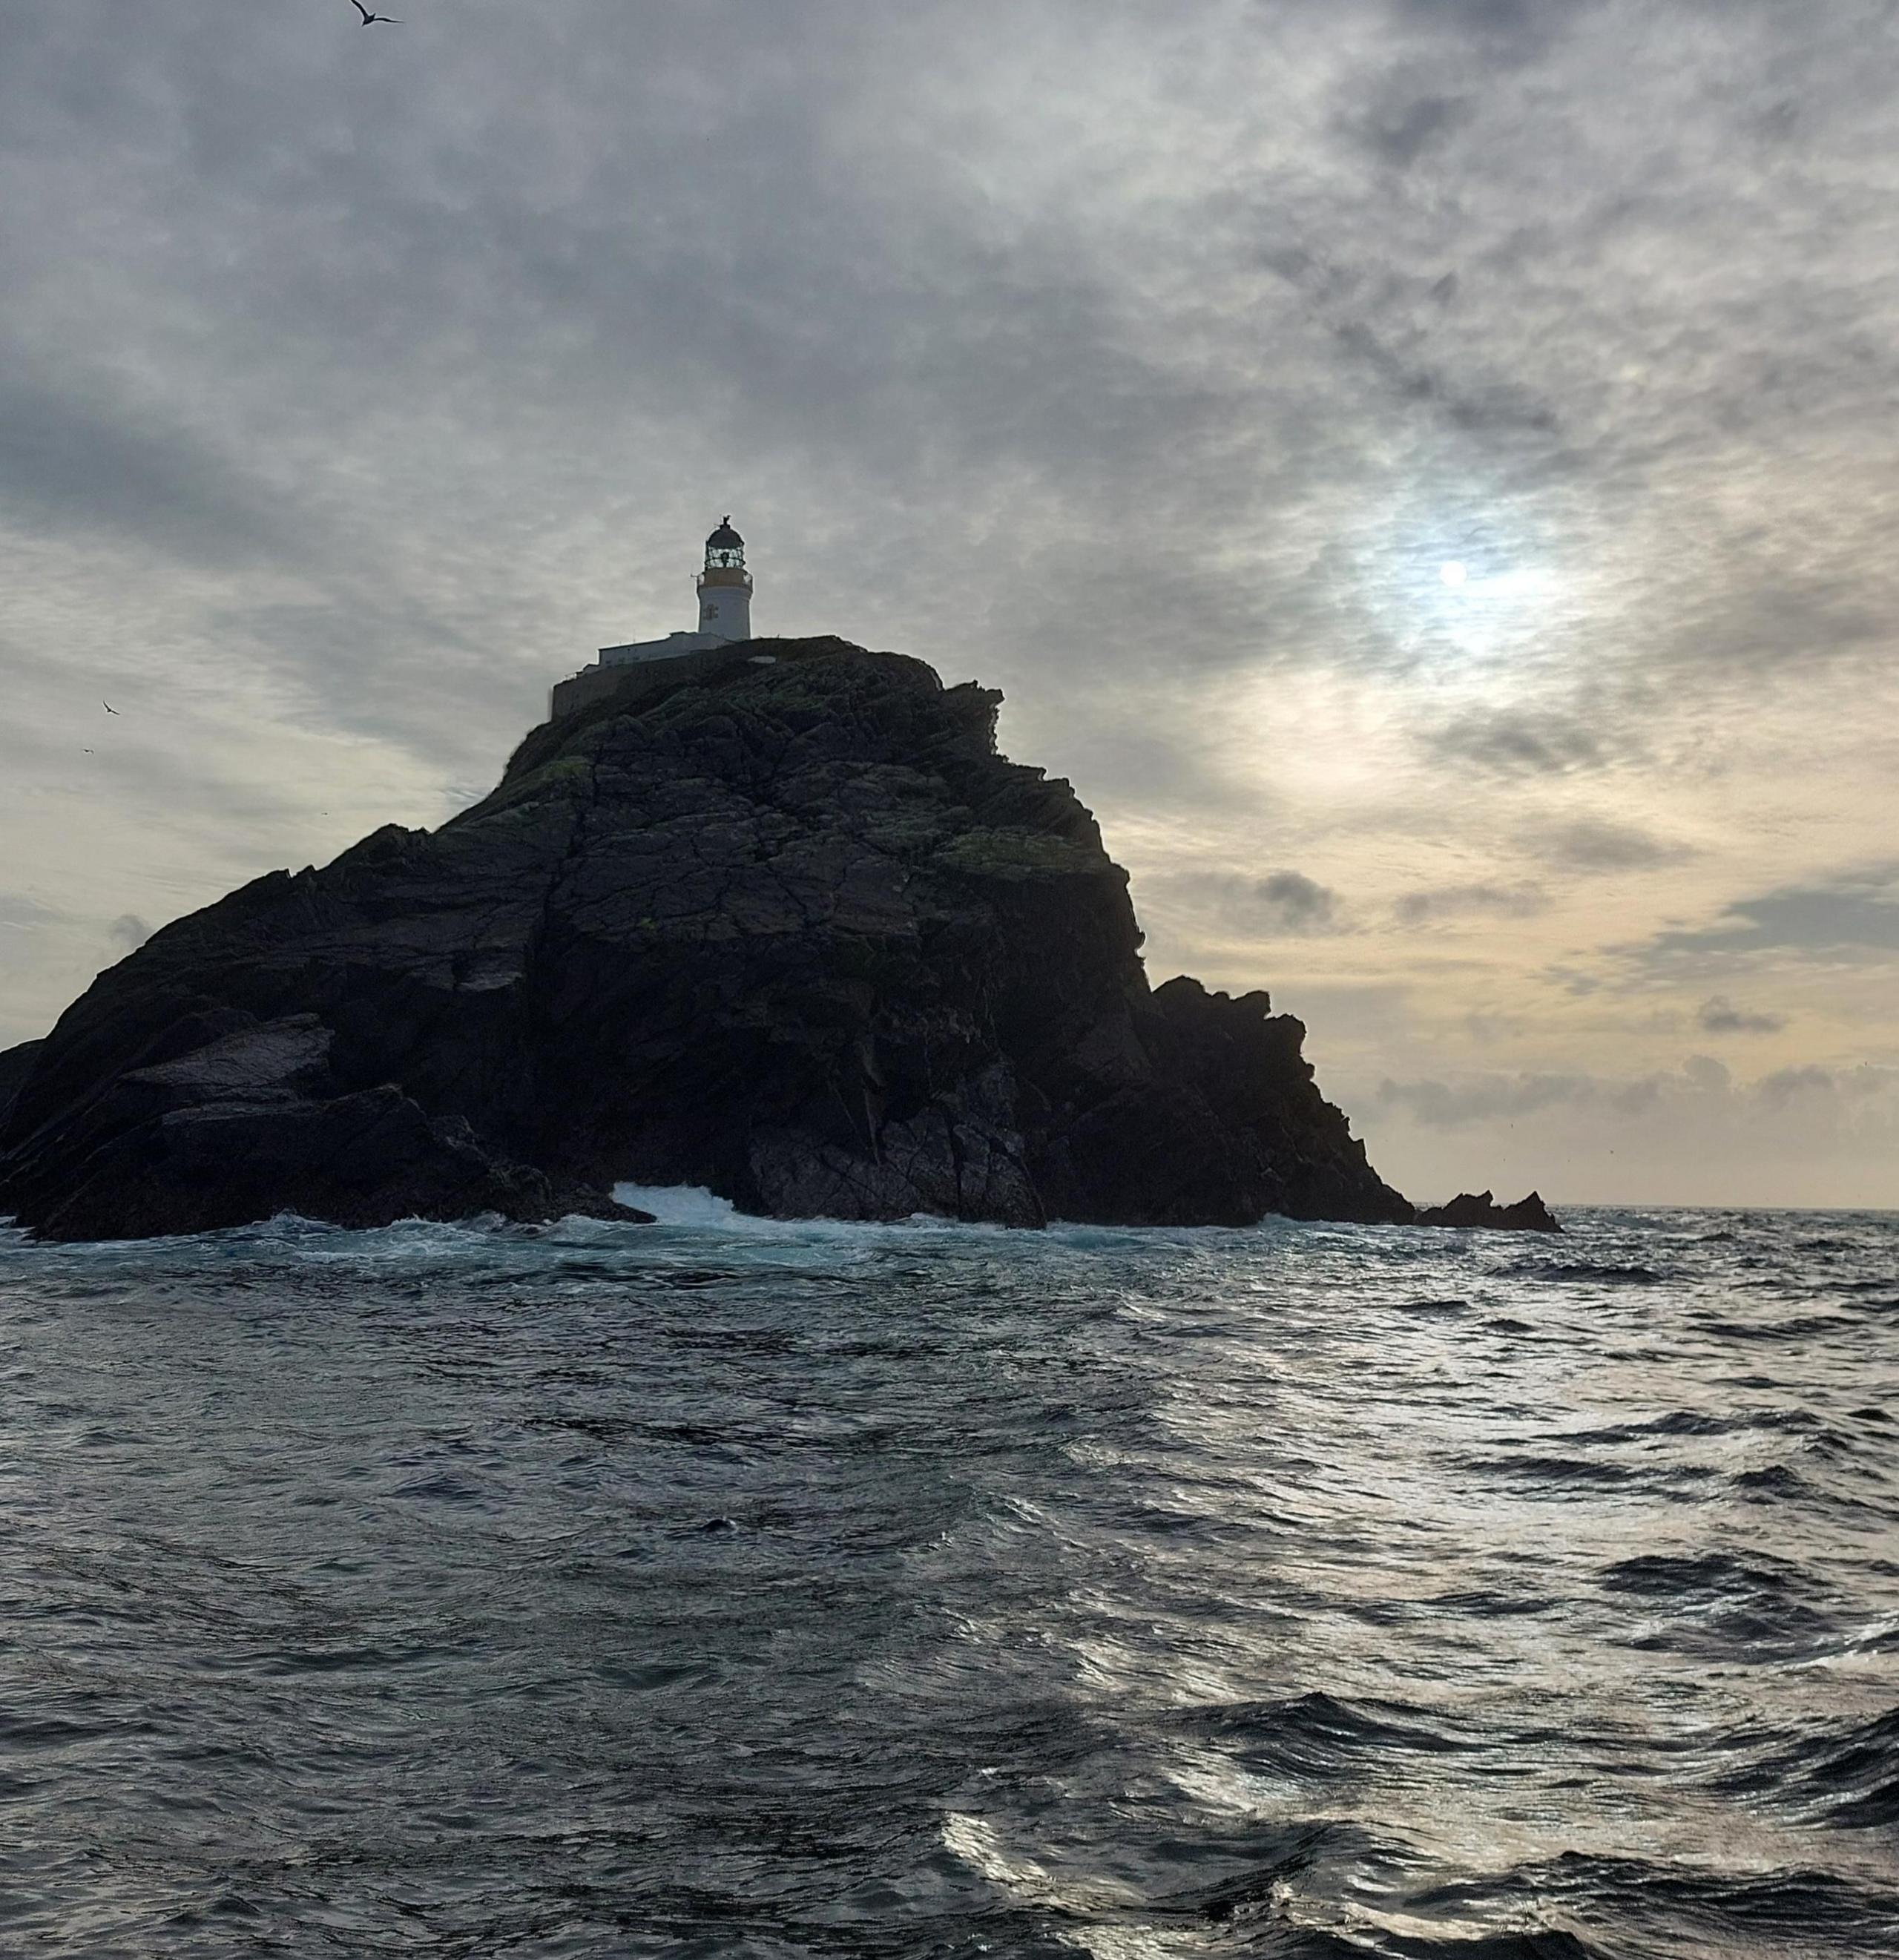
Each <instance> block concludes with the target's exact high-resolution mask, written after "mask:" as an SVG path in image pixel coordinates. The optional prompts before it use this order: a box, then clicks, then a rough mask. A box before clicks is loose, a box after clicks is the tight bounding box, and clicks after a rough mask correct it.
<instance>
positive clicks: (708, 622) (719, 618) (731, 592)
mask: <svg viewBox="0 0 1899 1960" xmlns="http://www.w3.org/2000/svg"><path fill="white" fill-rule="evenodd" d="M699 633H700V636H701V638H704V639H707V640H715V641H725V642H727V643H728V644H729V643H730V641H733V640H749V639H750V638H751V637H752V574H750V573H749V571H746V568H745V540H744V539H743V538H742V537H740V536H739V534H738V533H737V532H736V531H735V530H733V528H732V520H731V519H730V517H726V518H724V519H722V520H720V524H719V528H718V529H717V530H716V531H714V533H712V535H711V536H710V537H709V538H708V539H706V541H705V571H702V572H701V573H700V574H699Z"/></svg>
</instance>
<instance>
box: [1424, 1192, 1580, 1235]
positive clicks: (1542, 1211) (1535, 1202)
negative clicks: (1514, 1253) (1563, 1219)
mask: <svg viewBox="0 0 1899 1960" xmlns="http://www.w3.org/2000/svg"><path fill="white" fill-rule="evenodd" d="M1417 1222H1418V1223H1419V1224H1420V1225H1452V1226H1465V1227H1471V1226H1475V1227H1481V1228H1483V1229H1484V1230H1488V1231H1492V1232H1560V1231H1561V1230H1562V1229H1563V1228H1562V1227H1561V1226H1560V1225H1559V1224H1558V1223H1557V1222H1556V1220H1555V1219H1554V1217H1551V1213H1550V1208H1549V1207H1548V1205H1547V1204H1544V1202H1543V1200H1542V1198H1541V1197H1540V1196H1539V1195H1538V1193H1536V1192H1534V1191H1533V1192H1531V1193H1530V1195H1529V1196H1528V1198H1519V1200H1518V1201H1517V1202H1516V1204H1498V1203H1497V1200H1496V1199H1495V1198H1493V1197H1492V1196H1491V1195H1490V1193H1489V1192H1487V1191H1479V1192H1468V1191H1465V1192H1459V1193H1458V1195H1457V1196H1456V1197H1455V1198H1452V1200H1451V1201H1450V1203H1449V1204H1433V1205H1432V1206H1430V1208H1428V1209H1427V1210H1425V1211H1420V1213H1419V1214H1417Z"/></svg>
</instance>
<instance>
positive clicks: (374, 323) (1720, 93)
mask: <svg viewBox="0 0 1899 1960" xmlns="http://www.w3.org/2000/svg"><path fill="white" fill-rule="evenodd" d="M1895 97H1899V4H1894V0H1827V4H1825V5H1824V6H1816V7H1792V6H1789V5H1783V4H1778V0H1775V3H1774V4H1768V0H1646V4H1642V5H1635V4H1617V0H1601V4H1596V0H1166V4H1164V5H1163V4H1159V0H1139V4H1134V0H902V4H900V5H877V4H873V0H670V4H660V0H542V4H539V5H533V6H528V5H522V4H520V0H406V4H404V6H403V19H402V24H401V25H399V26H378V27H374V28H371V29H368V30H364V29H363V28H362V27H361V25H360V24H358V18H357V15H356V13H355V11H354V9H353V8H351V5H349V4H348V0H334V4H332V0H242V4H240V0H58V4H57V5H47V6H39V7H32V8H28V7H13V8H4V9H0V1044H5V1043H8V1042H14V1041H18V1040H24V1039H30V1038H31V1037H33V1036H38V1035H40V1034H43V1033H45V1032H46V1029H48V1028H49V1026H50V1025H51V1024H52V1022H53V1020H55V1019H56V1017H57V1016H58V1015H59V1013H60V1012H61V1010H62V1009H63V1008H64V1007H65V1006H66V1004H68V1002H69V1001H71V1000H72V999H73V998H75V996H76V995H77V994H78V993H79V992H80V991H81V990H82V989H83V988H84V987H85V986H86V985H87V984H88V983H89V982H90V981H91V978H92V976H93V975H94V973H95V972H97V971H98V970H99V969H100V968H101V967H102V966H107V965H109V964H110V963H112V962H113V960H115V959H119V958H120V957H122V956H123V955H124V954H125V953H126V951H128V950H129V949H130V948H131V947H134V946H135V945H136V944H137V943H139V941H140V940H141V939H142V937H144V936H145V934H147V933H148V932H149V931H151V929H153V928H155V927H156V926H157V925H159V924H162V923H164V921H167V920H168V919H170V918H175V917H177V916H178V915H180V914H181V913H183V912H187V911H189V910H192V909H193V908H196V907H197V906H199V905H203V904H205V903H208V902H210V901H211V900H212V899H215V898H216V897H218V896H220V895H221V893H224V892H225V891H226V890H227V889H230V888H231V886H234V885H235V884H237V883H240V882H242V881H243V880H247V879H249V878H250V877H255V876H256V875H258V874H259V873H262V872H263V871H266V870H270V869H272V868H275V867H278V866H288V867H291V868H295V867H299V866H301V865H304V864H311V863H316V864H321V863H323V862H325V861H327V860H328V859H329V858H332V857H333V856H334V855H335V854H336V853H337V852H338V851H340V850H342V848H345V846H346V845H348V844H349V843H351V842H353V841H354V840H355V838H358V837H359V836H361V835H363V834H364V832H367V831H369V830H371V829H374V828H375V827H376V826H378V825H380V824H382V823H388V822H396V823H405V824H410V825H433V824H435V823H440V822H441V821H442V820H443V819H445V818H446V817H447V816H450V815H451V814H452V813H453V812H454V811H455V810H457V809H459V808H460V807H463V806H464V805H466V803H469V801H471V800H473V799H474V798H475V797H477V796H479V795H480V794H482V793H483V792H484V791H485V790H486V789H487V788H488V787H489V786H490V785H491V783H492V782H493V781H494V780H495V777H496V776H497V775H498V772H499V770H500V768H501V764H502V762H504V759H505V758H506V756H507V753H508V751H509V749H511V747H512V746H513V745H514V743H515V741H516V740H518V738H519V737H520V735H521V733H523V731H524V730H526V728H527V727H529V726H530V725H531V724H533V722H535V721H538V720H539V719H540V718H541V717H542V715H543V714H544V713H545V711H546V691H547V689H548V688H549V686H550V685H551V683H553V682H554V681H555V680H558V679H561V678H562V677H564V676H565V675H567V674H568V673H572V672H573V671H574V670H576V669H577V667H581V666H582V665H583V664H584V663H586V662H587V661H588V660H590V659H591V658H592V657H593V650H594V649H595V648H598V647H600V646H602V645H604V644H613V643H617V642H622V641H628V640H633V639H641V638H650V637H654V636H657V635H660V634H662V633H664V632H668V631H670V630H673V629H674V628H679V627H685V626H690V625H692V624H694V623H695V619H696V613H695V602H694V600H693V597H692V584H691V580H692V574H693V572H694V571H695V569H696V568H697V565H698V562H699V555H700V546H701V541H702V539H704V537H705V534H706V533H707V531H708V530H709V529H710V528H711V526H712V525H713V524H714V523H716V522H717V520H718V519H719V518H720V517H721V516H722V515H723V514H724V513H726V512H727V511H730V512H731V513H733V517H734V520H735V521H736V523H737V525H738V527H739V528H740V530H742V531H743V533H745V535H746V539H747V542H748V545H749V556H750V560H751V563H752V570H753V571H754V574H755V578H756V580H757V597H756V599H755V603H754V609H753V620H754V625H755V628H756V629H757V630H758V631H759V632H764V633H784V634H807V633H819V632H835V633H838V634H840V635H843V636H844V637H845V638H848V639H851V640H854V641H858V642H860V644H866V645H870V646H873V647H882V648H895V649H896V650H898V651H902V652H905V653H908V654H915V655H918V656H919V657H921V658H923V659H924V660H928V661H930V663H932V664H933V665H934V666H935V667H937V669H938V670H939V671H940V673H943V676H945V678H946V679H949V680H952V681H955V680H960V679H970V678H976V679H981V680H982V681H984V682H985V683H988V684H991V685H992V686H997V687H1000V688H1001V689H1003V690H1004V692H1005V694H1006V695H1007V705H1006V706H1005V707H1004V710H1003V718H1002V741H1003V746H1004V748H1005V749H1006V750H1007V752H1008V753H1010V754H1011V755H1013V756H1015V757H1016V759H1018V760H1021V761H1026V762H1033V763H1035V764H1038V765H1042V766H1044V767H1045V768H1048V771H1049V772H1050V773H1051V775H1061V776H1064V777H1066V778H1068V779H1069V780H1070V781H1072V782H1073V783H1074V784H1075V786H1076V788H1077V791H1079V793H1080V795H1081V797H1082V798H1083V800H1084V801H1085V802H1086V803H1088V804H1089V807H1091V808H1092V809H1093V810H1094V811H1095V812H1096V814H1097V815H1098V816H1099V819H1100V820H1101V823H1102V829H1103V831H1104V833H1105V837H1106V840H1107V842H1108V845H1109V849H1110V850H1111V851H1112V853H1113V854H1114V855H1115V857H1116V858H1117V859H1118V861H1120V862H1121V863H1123V864H1125V865H1127V866H1128V868H1129V870H1130V871H1131V873H1132V877H1133V889H1134V901H1135V905H1136V907H1137V910H1138V912H1139V913H1140V918H1141V921H1142V923H1143V924H1144V926H1145V928H1147V933H1148V944H1147V959H1148V965H1149V970H1150V975H1151V976H1152V978H1153V979H1154V980H1155V981H1156V982H1159V980H1161V979H1163V978H1167V977H1168V976H1169V975H1172V974H1173V973H1175V972H1181V971H1186V972H1193V973H1196V974H1198V975H1200V976H1201V978H1203V979H1204V980H1206V981H1207V982H1208V983H1209V984H1210V985H1217V986H1224V987H1228V988H1233V989H1236V990H1241V989H1245V988H1253V987H1260V986H1263V987H1265V988H1269V989H1270V990H1271V993H1272V994H1273V998H1274V1002H1275V1004H1276V1005H1277V1006H1278V1007H1282V1008H1283V1009H1286V1010H1290V1011H1291V1012H1293V1013H1296V1014H1298V1015H1299V1017H1301V1019H1302V1020H1304V1021H1305V1022H1306V1023H1307V1024H1308V1026H1309V1038H1308V1042H1307V1052H1308V1054H1309V1056H1310V1057H1311V1058H1312V1060H1313V1061H1315V1064H1317V1066H1318V1071H1319V1080H1320V1082H1321V1083H1322V1087H1324V1088H1325V1090H1326V1091H1327V1093H1328V1094H1329V1095H1331V1096H1332V1098H1333V1099H1334V1100H1335V1101H1338V1103H1341V1105H1342V1106H1344V1108H1345V1109H1347V1112H1349V1113H1350V1115H1351V1116H1352V1118H1353V1123H1354V1126H1355V1128H1356V1129H1357V1133H1358V1134H1360V1135H1362V1136H1363V1137H1364V1138H1366V1141H1367V1143H1368V1145H1369V1149H1370V1151H1371V1153H1372V1157H1373V1162H1374V1163H1376V1165H1377V1166H1378V1167H1379V1169H1381V1170H1382V1172H1383V1173H1384V1174H1385V1176H1387V1177H1388V1178H1389V1179H1392V1181H1393V1182H1395V1183H1397V1184H1398V1185H1400V1186H1401V1188H1404V1189H1405V1190H1406V1191H1407V1192H1410V1193H1411V1195H1414V1196H1417V1197H1420V1198H1435V1197H1441V1196H1444V1195H1449V1193H1450V1192H1452V1191H1454V1190H1456V1189H1458V1188H1478V1187H1481V1186H1485V1185H1488V1186H1490V1187H1493V1188H1495V1189H1496V1190H1497V1192H1499V1193H1500V1195H1504V1196H1506V1197H1516V1196H1517V1195H1520V1194H1521V1193H1522V1192H1523V1191H1524V1190H1525V1189H1527V1188H1529V1187H1531V1186H1532V1185H1535V1186H1537V1187H1538V1188H1541V1191H1542V1192H1543V1193H1544V1195H1545V1196H1546V1197H1548V1198H1551V1200H1553V1201H1557V1202H1559V1203H1561V1202H1570V1203H1585V1202H1624V1203H1639V1204H1650V1203H1652V1204H1793V1205H1827V1204H1840V1205H1864V1206H1887V1207H1890V1206H1899V984H1895V983H1899V792H1896V791H1895V784H1899V664H1896V663H1895V660H1894V648H1895V644H1896V643H1899V553H1895V551H1894V544H1893V539H1894V530H1895V517H1899V465H1896V464H1895V463H1894V449H1893V422H1894V404H1895V403H1899V119H1895V118H1894V116H1893V115H1892V113H1891V105H1892V103H1893V102H1894V100H1895ZM104 702H110V703H111V704H112V705H113V708H116V710H118V713H117V714H115V715H112V716H108V715H107V714H106V713H105V712H104V709H103V703H104Z"/></svg>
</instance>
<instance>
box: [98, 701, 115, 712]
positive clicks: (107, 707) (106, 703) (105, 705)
mask: <svg viewBox="0 0 1899 1960" xmlns="http://www.w3.org/2000/svg"><path fill="white" fill-rule="evenodd" d="M99 705H100V707H101V708H103V709H104V710H105V711H106V712H107V714H117V713H118V712H119V711H118V709H117V708H114V707H113V705H112V703H111V702H109V701H102V702H100V704H99Z"/></svg>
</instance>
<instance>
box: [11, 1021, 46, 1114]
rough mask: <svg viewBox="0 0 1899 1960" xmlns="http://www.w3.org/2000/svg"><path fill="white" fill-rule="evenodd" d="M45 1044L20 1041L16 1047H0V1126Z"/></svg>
mask: <svg viewBox="0 0 1899 1960" xmlns="http://www.w3.org/2000/svg"><path fill="white" fill-rule="evenodd" d="M45 1046H46V1043H45V1042H37V1041H30V1042H21V1044H20V1045H19V1046H18V1047H17V1048H4V1049H0V1128H4V1127H5V1123H6V1120H7V1112H8V1110H9V1109H11V1108H12V1107H13V1100H14V1097H15V1096H17V1095H18V1094H19V1093H20V1091H21V1088H22V1087H24V1084H25V1082H26V1079H27V1077H28V1076H29V1075H30V1074H32V1073H33V1064H34V1063H35V1062H37V1061H38V1060H39V1059H40V1050H41V1049H42V1048H44V1047H45Z"/></svg>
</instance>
